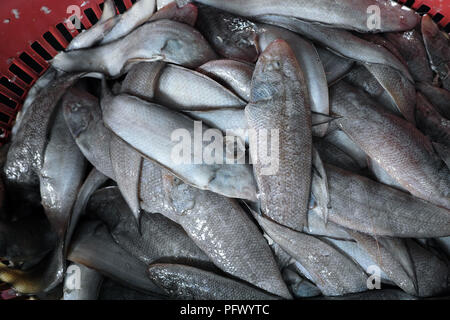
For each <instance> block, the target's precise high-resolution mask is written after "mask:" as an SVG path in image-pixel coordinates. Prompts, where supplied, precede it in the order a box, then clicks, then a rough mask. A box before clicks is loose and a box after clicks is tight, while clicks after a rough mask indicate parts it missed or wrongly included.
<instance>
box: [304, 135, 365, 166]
mask: <svg viewBox="0 0 450 320" xmlns="http://www.w3.org/2000/svg"><path fill="white" fill-rule="evenodd" d="M313 145H314V147H315V148H316V149H317V151H318V152H319V155H320V157H321V158H322V159H323V161H324V162H326V163H328V164H332V165H334V166H337V167H339V168H342V169H345V170H347V171H354V172H358V171H359V170H361V169H363V167H361V166H360V165H359V163H358V162H357V161H356V160H354V159H353V157H352V156H351V155H349V154H347V153H346V152H345V151H343V150H341V149H340V148H339V147H338V146H336V145H334V144H333V143H331V142H330V141H327V140H325V139H321V138H318V137H314V138H313Z"/></svg>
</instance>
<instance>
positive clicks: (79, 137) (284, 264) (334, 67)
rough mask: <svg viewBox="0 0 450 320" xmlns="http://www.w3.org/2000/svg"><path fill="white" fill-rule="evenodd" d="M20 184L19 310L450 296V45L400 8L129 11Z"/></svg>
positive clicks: (156, 7)
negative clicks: (26, 306) (26, 302)
mask: <svg viewBox="0 0 450 320" xmlns="http://www.w3.org/2000/svg"><path fill="white" fill-rule="evenodd" d="M374 5H375V6H376V7H377V8H378V10H379V17H378V19H379V21H378V23H375V26H372V25H371V24H370V23H368V21H370V19H372V18H373V17H371V13H368V12H371V11H370V10H368V8H370V7H373V6H374ZM374 12H376V10H375V11H374ZM375 22H377V21H375ZM180 132H181V133H183V134H184V135H183V134H181V135H180V136H179V135H177V133H180ZM186 136H187V137H188V138H189V139H188V142H189V143H188V144H187V146H188V148H187V149H186V148H181V147H180V145H181V144H180V143H181V142H180V141H181V137H186ZM199 137H200V138H199ZM191 140H192V141H191ZM214 141H215V142H218V141H220V142H222V141H223V142H224V143H222V144H220V146H221V147H220V148H215V149H214V148H211V145H212V142H214ZM230 141H231V142H230ZM191 142H192V143H191ZM185 143H186V141H183V144H182V145H183V146H185V145H186V144H185ZM230 145H231V146H233V147H235V148H234V149H232V152H231V154H230V152H228V151H229V149H228V148H229V147H230ZM224 149H226V150H225V151H224ZM212 151H214V152H212ZM222 151H223V152H222ZM208 152H209V153H208ZM239 153H240V154H241V157H240V158H237V157H234V158H233V156H236V154H239ZM174 154H175V155H178V156H180V157H181V158H183V159H184V160H187V161H177V159H178V158H177V157H174ZM199 154H200V159H198V158H199ZM230 157H231V158H232V159H231V162H230ZM192 159H194V160H192ZM211 159H212V161H209V160H211ZM239 160H242V161H239ZM268 160H270V161H268ZM1 165H2V185H1V188H0V191H1V198H0V200H1V211H0V257H1V261H2V262H1V264H0V281H2V282H4V283H8V284H9V285H10V287H11V288H12V289H9V290H7V292H6V291H3V292H2V295H3V297H4V298H5V297H10V296H16V295H23V296H32V297H37V298H39V299H68V300H70V299H293V298H294V299H296V298H319V299H418V298H430V297H433V298H435V297H445V296H446V295H448V293H449V271H450V269H449V259H450V169H449V168H450V40H449V37H448V34H445V33H443V32H442V31H440V29H439V27H438V26H437V25H436V24H435V23H434V22H433V20H432V19H431V17H429V16H427V15H425V16H423V17H421V16H420V15H418V14H416V13H415V12H414V11H412V10H410V9H408V8H406V7H402V6H401V5H399V4H397V3H395V2H391V1H389V0H361V1H351V0H341V1H334V0H316V1H304V0H290V1H278V0H227V1H223V0H198V1H195V2H192V1H177V2H173V1H159V0H158V1H155V0H140V1H138V2H136V4H134V6H133V7H131V9H129V10H128V11H126V12H125V13H123V14H121V15H117V14H116V10H115V7H114V3H113V1H111V0H107V1H106V2H105V4H104V10H103V15H102V17H101V19H100V20H99V21H98V22H97V23H96V24H95V25H94V26H93V27H92V28H91V29H89V30H86V31H84V32H81V33H80V34H79V35H78V36H76V37H75V38H74V39H73V41H72V42H71V43H70V45H69V46H68V47H67V48H66V50H65V51H63V52H60V53H59V54H58V55H57V56H56V57H55V58H54V59H53V60H52V61H51V68H50V69H49V70H48V71H47V72H46V73H45V74H44V75H43V76H42V77H41V78H40V79H39V80H38V81H37V82H36V84H35V85H34V86H33V88H32V89H31V91H30V92H29V94H28V96H27V99H26V101H25V104H24V106H23V109H22V111H21V113H20V115H19V116H18V118H17V121H16V124H15V126H14V131H13V135H12V141H11V143H10V144H9V145H6V146H4V147H3V148H2V150H1Z"/></svg>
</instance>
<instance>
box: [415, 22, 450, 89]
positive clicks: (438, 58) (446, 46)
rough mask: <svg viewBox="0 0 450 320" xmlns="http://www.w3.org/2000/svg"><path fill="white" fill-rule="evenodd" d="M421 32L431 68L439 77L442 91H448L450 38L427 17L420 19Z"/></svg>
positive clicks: (449, 79)
mask: <svg viewBox="0 0 450 320" xmlns="http://www.w3.org/2000/svg"><path fill="white" fill-rule="evenodd" d="M421 30H422V36H423V40H424V42H425V48H426V49H427V53H428V58H429V59H430V63H431V68H432V69H433V71H435V72H436V73H437V74H438V75H439V77H440V79H441V81H442V86H443V87H444V89H447V90H450V76H449V74H450V58H449V57H450V38H449V36H448V34H446V33H444V32H441V30H440V29H439V26H438V25H437V24H436V23H435V22H434V21H433V19H431V17H430V16H429V15H425V16H423V17H422V24H421Z"/></svg>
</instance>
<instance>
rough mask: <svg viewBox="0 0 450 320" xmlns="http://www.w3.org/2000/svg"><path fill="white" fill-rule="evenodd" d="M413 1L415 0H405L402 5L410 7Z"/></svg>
mask: <svg viewBox="0 0 450 320" xmlns="http://www.w3.org/2000/svg"><path fill="white" fill-rule="evenodd" d="M414 2H415V1H414V0H408V1H406V2H405V4H404V5H405V6H407V7H410V8H411V7H412V6H413V4H414Z"/></svg>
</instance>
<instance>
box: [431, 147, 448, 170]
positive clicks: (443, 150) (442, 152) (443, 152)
mask: <svg viewBox="0 0 450 320" xmlns="http://www.w3.org/2000/svg"><path fill="white" fill-rule="evenodd" d="M433 147H434V150H436V153H437V154H438V155H439V157H441V159H442V161H444V162H445V164H446V165H447V167H448V168H449V169H450V147H448V146H446V145H443V144H440V143H436V142H433Z"/></svg>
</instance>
